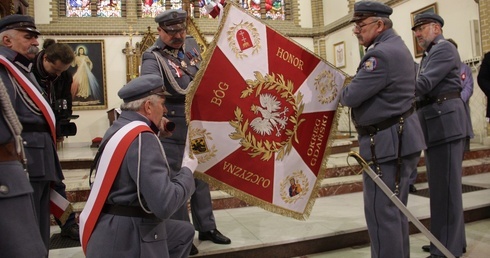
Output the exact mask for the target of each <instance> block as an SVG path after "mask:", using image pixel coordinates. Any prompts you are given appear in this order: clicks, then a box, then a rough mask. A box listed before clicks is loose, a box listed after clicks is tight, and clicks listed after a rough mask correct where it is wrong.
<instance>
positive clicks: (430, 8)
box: [410, 3, 437, 57]
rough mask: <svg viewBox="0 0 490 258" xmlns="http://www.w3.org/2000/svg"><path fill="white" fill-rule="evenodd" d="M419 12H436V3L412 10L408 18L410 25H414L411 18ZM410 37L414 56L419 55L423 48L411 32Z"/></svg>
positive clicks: (421, 53)
mask: <svg viewBox="0 0 490 258" xmlns="http://www.w3.org/2000/svg"><path fill="white" fill-rule="evenodd" d="M421 13H435V14H437V3H433V4H430V5H428V6H426V7H424V8H421V9H418V10H417V11H414V12H412V13H411V14H410V18H411V21H412V27H413V25H414V23H413V20H414V18H415V16H416V15H417V14H421ZM412 38H413V49H414V56H415V57H421V56H422V55H423V53H424V50H423V49H422V48H421V47H420V46H419V44H418V43H417V39H416V38H415V35H414V34H413V33H412Z"/></svg>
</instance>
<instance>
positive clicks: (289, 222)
mask: <svg viewBox="0 0 490 258" xmlns="http://www.w3.org/2000/svg"><path fill="white" fill-rule="evenodd" d="M472 148H473V149H474V148H484V147H482V146H472ZM65 150H66V149H65ZM67 152H68V151H67ZM84 152H85V154H83V153H82V152H80V153H78V154H77V153H73V151H71V152H70V153H63V150H62V151H61V152H60V159H65V158H78V159H83V158H84V155H87V156H88V157H93V155H95V152H94V151H93V150H89V151H87V150H84ZM465 162H467V163H468V162H469V163H475V162H482V163H485V162H490V157H489V158H481V159H477V160H470V161H465ZM345 163H346V155H345V153H343V154H342V153H340V154H334V155H332V156H331V157H330V159H329V163H328V164H329V167H333V166H341V165H345ZM65 176H66V177H67V179H66V181H67V185H70V187H77V185H78V186H79V187H86V186H84V184H86V181H87V174H86V171H85V172H84V171H79V172H78V173H77V172H73V173H70V174H65ZM354 177H355V176H354ZM332 180H333V179H332ZM335 180H340V179H335ZM345 180H357V179H345ZM339 183H341V182H340V181H339ZM463 184H466V185H471V186H478V187H483V188H485V189H484V190H479V191H473V192H468V193H464V194H463V204H464V208H465V210H472V209H478V208H481V207H488V206H490V198H489V196H490V173H481V174H476V175H469V176H465V177H463ZM416 186H417V188H419V189H424V188H427V184H426V183H419V184H417V185H416ZM213 194H214V195H226V194H225V193H220V191H217V192H215V193H213ZM214 198H217V197H216V196H214ZM408 209H409V210H410V211H411V213H412V214H414V215H415V216H416V217H417V218H418V219H420V220H423V219H427V218H428V217H429V216H430V214H429V199H428V198H426V197H422V196H418V195H410V198H409V203H408ZM214 214H215V217H216V222H217V225H218V229H219V230H220V231H221V232H222V233H223V234H225V235H226V236H228V237H230V238H231V240H232V243H231V244H230V245H217V244H213V243H212V242H210V241H200V240H198V239H197V234H196V237H195V239H194V243H195V245H196V246H197V247H198V249H199V251H200V252H199V254H198V255H196V256H194V257H238V256H235V255H233V253H229V254H228V255H221V256H220V254H223V253H228V252H231V251H240V250H248V249H257V248H263V247H267V246H277V245H287V244H291V243H295V242H301V241H307V240H314V239H320V240H318V241H322V240H321V239H325V237H329V236H338V235H343V234H348V233H351V232H357V231H362V230H366V223H365V220H364V213H363V201H362V193H361V192H356V193H349V194H341V195H333V196H329V197H322V198H318V199H317V200H316V202H315V205H314V207H313V210H312V213H311V215H310V217H309V218H308V219H307V220H306V221H298V220H295V219H291V218H287V217H283V216H280V215H276V214H274V213H270V212H267V211H265V210H263V209H260V208H257V207H243V208H231V209H219V210H215V212H214ZM57 232H59V229H58V228H57V227H55V226H53V227H52V233H53V234H54V233H57ZM466 236H467V242H468V248H467V253H466V254H465V255H464V256H463V257H471V258H480V257H481V258H484V257H488V252H490V219H484V220H479V221H475V222H470V223H467V225H466ZM410 241H411V257H415V258H418V257H426V256H427V255H428V254H427V253H424V252H423V251H422V250H421V248H420V247H421V245H424V244H427V243H428V242H429V241H428V240H427V238H426V237H425V236H424V235H422V234H420V233H419V234H413V235H411V238H410ZM301 253H302V254H301V255H300V257H308V258H309V257H312V258H313V257H314V258H319V257H334V258H335V257H339V258H342V257H346V258H347V257H349V258H350V257H370V252H369V246H368V245H367V244H366V245H361V246H352V247H349V248H345V249H339V250H333V251H328V252H323V253H316V254H312V253H311V252H308V250H302V252H301ZM49 256H50V257H51V258H67V257H73V258H77V257H84V255H83V252H82V250H81V248H80V247H75V248H65V249H53V250H50V255H49ZM240 257H242V256H240ZM267 257H298V255H291V256H288V255H282V254H281V255H274V254H268V255H267Z"/></svg>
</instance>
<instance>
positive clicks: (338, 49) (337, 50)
mask: <svg viewBox="0 0 490 258" xmlns="http://www.w3.org/2000/svg"><path fill="white" fill-rule="evenodd" d="M333 55H334V57H335V59H334V64H335V66H336V67H337V68H344V67H345V42H344V41H341V42H338V43H335V44H334V45H333Z"/></svg>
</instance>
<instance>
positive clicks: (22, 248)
mask: <svg viewBox="0 0 490 258" xmlns="http://www.w3.org/2000/svg"><path fill="white" fill-rule="evenodd" d="M6 73H7V71H6V70H5V68H4V67H3V66H0V76H1V78H2V80H3V82H4V83H5V86H6V87H7V88H13V86H12V84H11V82H10V80H4V78H6V77H7V74H6ZM1 104H4V103H0V106H1ZM13 140H14V138H13V134H12V132H11V130H10V128H9V126H8V125H7V122H6V118H5V116H4V112H3V111H1V108H0V153H2V154H1V155H0V229H1V231H2V233H1V234H0V256H2V257H46V255H47V251H46V246H45V245H44V242H43V240H42V238H41V234H40V232H39V228H38V220H37V215H36V213H35V210H34V208H35V207H34V202H33V198H32V193H33V190H32V186H31V185H30V183H29V179H28V176H27V174H26V172H25V171H24V168H23V167H22V165H21V163H20V162H19V160H15V159H10V158H9V156H14V155H15V151H14V148H15V147H14V144H13ZM9 159H10V160H9Z"/></svg>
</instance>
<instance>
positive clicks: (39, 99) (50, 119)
mask: <svg viewBox="0 0 490 258" xmlns="http://www.w3.org/2000/svg"><path fill="white" fill-rule="evenodd" d="M0 64H3V65H4V66H5V67H6V68H7V69H8V70H9V72H10V73H11V74H12V75H13V76H14V77H15V79H16V80H17V82H18V83H19V84H20V86H22V88H23V89H24V91H25V92H27V95H29V97H30V98H31V100H32V101H34V103H36V106H37V107H38V108H39V109H40V110H41V112H42V113H43V115H44V118H45V119H46V122H47V123H48V125H49V129H50V131H51V136H52V138H53V142H54V145H55V146H56V126H55V125H56V119H55V116H54V113H53V110H52V109H51V106H50V105H49V103H48V102H47V101H46V99H44V97H43V96H42V95H41V93H40V92H39V89H37V88H36V86H34V84H32V82H31V81H30V80H29V79H27V77H26V76H25V75H24V74H23V73H22V72H21V71H20V70H19V68H17V67H16V66H15V65H14V64H12V63H11V62H10V61H9V60H8V59H7V58H5V57H4V56H2V55H0Z"/></svg>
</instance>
